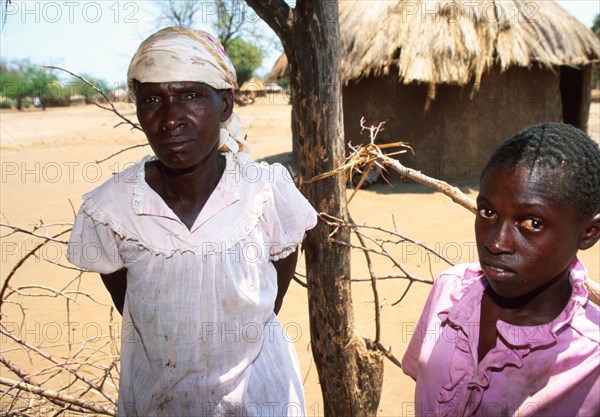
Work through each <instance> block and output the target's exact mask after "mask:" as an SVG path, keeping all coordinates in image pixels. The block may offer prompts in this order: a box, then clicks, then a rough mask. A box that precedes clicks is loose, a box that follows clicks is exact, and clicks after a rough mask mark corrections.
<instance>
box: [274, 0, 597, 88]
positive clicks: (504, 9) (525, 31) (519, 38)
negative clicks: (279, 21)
mask: <svg viewBox="0 0 600 417" xmlns="http://www.w3.org/2000/svg"><path fill="white" fill-rule="evenodd" d="M339 6H340V31H341V35H342V51H343V52H342V79H343V81H344V83H348V81H350V80H360V79H361V78H363V77H367V76H380V75H387V74H389V73H390V72H397V73H398V75H399V78H400V80H401V82H403V83H406V84H408V83H412V82H423V83H432V84H457V85H465V84H467V83H469V82H470V81H473V80H474V81H475V82H476V83H478V82H479V81H480V80H481V76H482V74H483V73H484V72H485V71H486V70H487V69H488V68H489V67H491V66H493V65H498V66H499V67H500V69H501V70H505V69H507V68H508V67H510V66H522V67H529V66H532V65H540V66H543V67H548V68H552V67H555V66H557V65H571V66H580V65H583V64H587V63H590V62H592V61H594V60H598V58H599V57H600V45H599V44H600V42H599V41H598V38H597V37H596V36H595V35H594V33H593V32H592V31H591V30H589V29H588V28H586V27H585V26H584V25H583V24H581V23H580V22H579V21H578V20H577V19H575V17H573V16H571V15H570V14H569V13H567V12H566V11H565V10H564V9H562V8H561V7H560V6H559V5H558V4H557V3H556V2H554V1H552V0H475V1H473V0H466V1H465V0H429V1H425V0H420V1H415V0H395V1H389V0H388V1H340V2H339ZM287 67H288V65H287V59H286V58H285V56H282V57H280V58H279V59H278V61H277V63H276V64H275V66H274V67H273V70H272V72H271V78H281V77H283V76H286V75H287V71H288V68H287Z"/></svg>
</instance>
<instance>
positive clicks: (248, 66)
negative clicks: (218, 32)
mask: <svg viewBox="0 0 600 417" xmlns="http://www.w3.org/2000/svg"><path fill="white" fill-rule="evenodd" d="M226 51H227V53H228V54H229V58H230V59H231V62H232V63H233V66H234V67H235V72H236V73H237V79H238V84H239V86H241V85H242V84H244V82H246V81H247V80H249V79H250V78H252V75H253V74H254V71H256V69H257V68H258V67H260V65H261V63H262V53H261V51H260V49H258V48H257V47H256V46H254V45H252V44H251V43H248V42H246V41H244V40H243V39H241V38H235V39H233V40H231V41H230V42H229V46H228V47H227V49H226Z"/></svg>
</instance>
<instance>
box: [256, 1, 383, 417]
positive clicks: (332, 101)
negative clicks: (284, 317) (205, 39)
mask: <svg viewBox="0 0 600 417" xmlns="http://www.w3.org/2000/svg"><path fill="white" fill-rule="evenodd" d="M247 3H248V4H249V5H250V6H251V7H252V8H253V9H254V10H255V11H256V12H257V14H258V15H259V16H260V17H261V18H263V20H265V21H266V22H267V24H269V26H271V27H272V28H273V29H274V30H275V32H276V33H277V35H278V36H279V38H280V39H281V42H282V44H283V47H284V50H285V53H286V55H287V57H288V62H289V65H290V87H291V91H292V133H293V141H294V144H295V147H294V148H295V149H296V150H297V151H299V153H300V155H297V158H298V160H300V173H301V175H302V178H305V179H308V178H312V177H314V176H316V175H317V174H321V173H323V172H327V171H330V170H332V169H334V168H335V167H337V166H338V165H340V164H341V163H342V161H343V159H344V140H343V138H344V132H343V122H342V116H343V112H342V100H341V71H340V63H341V58H340V34H339V21H338V4H337V2H335V1H307V0H298V1H297V2H296V7H295V8H294V9H292V8H290V7H289V6H288V5H287V4H285V3H284V2H283V1H282V0H247ZM302 191H303V192H304V194H305V195H306V196H307V198H308V200H309V201H310V202H311V204H312V205H313V206H314V207H315V209H316V210H317V211H318V212H326V213H328V214H331V215H333V216H336V217H338V218H344V219H345V218H347V207H346V184H345V179H344V178H342V177H341V176H336V177H330V178H328V179H325V180H322V181H318V182H315V183H312V184H305V185H304V186H303V187H302ZM331 231H332V230H331V228H330V227H328V226H327V225H326V224H325V223H323V222H319V223H318V225H317V227H315V228H314V229H313V230H311V231H309V232H308V233H307V236H306V241H305V243H304V250H305V256H306V258H305V259H306V271H307V282H308V297H309V315H310V333H311V346H312V351H313V356H314V359H315V364H316V368H317V371H318V373H319V380H320V383H321V390H322V393H323V401H324V407H325V410H324V412H325V415H326V416H332V417H350V416H375V415H376V414H377V407H378V405H379V400H380V397H381V386H382V382H383V359H382V356H381V355H380V354H379V353H378V352H377V351H376V350H374V349H372V348H371V347H370V346H368V345H367V341H365V340H364V339H363V338H362V337H361V336H360V335H358V334H357V333H356V331H355V327H354V313H353V307H352V294H351V286H350V285H351V283H350V250H349V248H347V247H345V246H342V245H334V244H331V243H330V241H329V233H331ZM336 238H337V239H340V240H344V241H349V238H350V236H349V231H348V230H340V231H339V232H338V234H337V235H336Z"/></svg>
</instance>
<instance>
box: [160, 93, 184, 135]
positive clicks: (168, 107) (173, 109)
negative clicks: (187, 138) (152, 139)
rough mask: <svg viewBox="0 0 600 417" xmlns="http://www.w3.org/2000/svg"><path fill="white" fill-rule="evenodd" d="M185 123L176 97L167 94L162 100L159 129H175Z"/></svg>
mask: <svg viewBox="0 0 600 417" xmlns="http://www.w3.org/2000/svg"><path fill="white" fill-rule="evenodd" d="M183 125H185V118H184V117H183V112H182V109H181V106H180V105H179V101H178V100H177V98H176V97H173V96H168V97H166V98H165V99H164V100H163V106H162V115H161V123H160V129H161V130H162V131H166V130H175V129H177V128H178V127H180V126H183Z"/></svg>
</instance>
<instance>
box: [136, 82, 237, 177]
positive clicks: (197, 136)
mask: <svg viewBox="0 0 600 417" xmlns="http://www.w3.org/2000/svg"><path fill="white" fill-rule="evenodd" d="M135 96H136V102H137V116H138V120H139V121H140V125H141V126H142V129H143V130H144V133H145V134H146V137H147V138H148V142H149V143H150V146H151V147H152V149H153V150H154V153H155V154H156V156H157V157H158V159H160V161H161V162H162V163H163V164H165V165H166V166H167V167H169V168H171V169H186V168H191V167H195V166H197V165H198V164H200V163H201V162H202V161H204V160H206V158H207V157H208V156H209V155H210V154H211V153H216V152H217V150H218V149H217V147H218V143H219V137H220V130H221V122H224V121H226V120H227V119H228V118H229V117H230V116H231V112H232V110H233V97H232V95H231V92H229V91H218V90H215V89H214V88H211V87H210V86H208V85H206V84H203V83H197V82H169V83H141V84H139V85H138V86H137V88H136V93H135Z"/></svg>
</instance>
